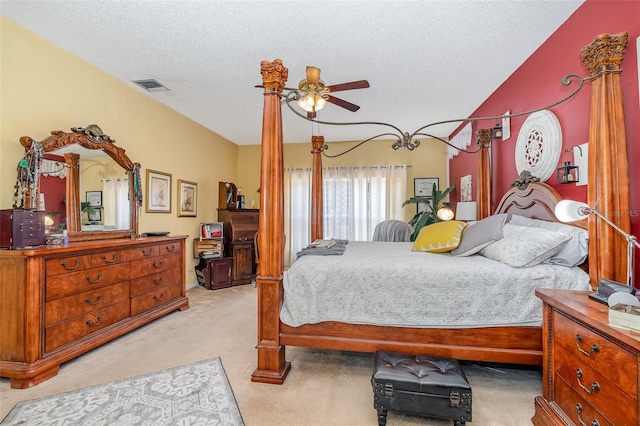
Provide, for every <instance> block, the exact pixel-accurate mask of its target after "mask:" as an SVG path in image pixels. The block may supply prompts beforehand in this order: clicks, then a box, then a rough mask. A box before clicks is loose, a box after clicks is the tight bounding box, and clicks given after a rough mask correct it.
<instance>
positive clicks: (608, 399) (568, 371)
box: [554, 345, 638, 425]
mask: <svg viewBox="0 0 640 426" xmlns="http://www.w3.org/2000/svg"><path fill="white" fill-rule="evenodd" d="M554 351H555V352H554V365H556V374H558V375H560V376H561V377H562V378H563V379H564V381H565V382H566V383H568V384H569V386H571V388H572V389H573V390H574V391H575V392H576V393H577V394H579V395H580V396H581V397H582V398H584V400H585V401H587V402H588V403H589V404H591V405H593V406H594V407H599V408H600V412H601V413H602V414H603V415H604V416H606V417H607V418H608V419H609V420H611V422H613V423H614V424H617V425H626V424H632V423H633V422H632V419H635V418H637V416H638V403H637V401H636V400H635V399H634V398H635V395H636V394H635V392H634V393H633V394H632V391H633V390H632V389H628V388H627V389H620V388H618V387H617V386H616V385H615V384H614V383H612V382H611V381H610V380H609V379H607V378H606V377H604V376H602V375H601V374H599V373H598V372H596V371H595V370H593V369H592V368H590V367H588V366H587V365H586V363H585V362H583V361H582V360H580V359H578V358H576V357H575V356H573V355H571V354H570V353H569V352H568V351H567V350H566V349H564V348H563V347H562V346H559V345H557V346H556V347H555V349H554ZM635 379H636V380H637V377H636V378H635ZM625 391H626V392H627V393H625ZM612 401H615V403H612ZM620 407H624V410H621V409H620Z"/></svg>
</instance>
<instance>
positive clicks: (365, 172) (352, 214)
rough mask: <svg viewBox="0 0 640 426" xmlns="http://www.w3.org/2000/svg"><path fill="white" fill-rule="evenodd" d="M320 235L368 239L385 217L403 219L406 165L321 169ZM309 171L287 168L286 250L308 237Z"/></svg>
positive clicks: (291, 255)
mask: <svg viewBox="0 0 640 426" xmlns="http://www.w3.org/2000/svg"><path fill="white" fill-rule="evenodd" d="M322 180H323V204H324V212H323V214H324V223H323V230H324V238H341V239H347V240H351V241H371V238H372V237H373V230H374V228H375V226H376V225H377V224H378V223H380V222H382V221H383V220H387V219H398V220H404V212H403V210H402V203H403V201H404V200H405V198H406V183H407V166H351V167H325V168H323V169H322ZM310 206H311V169H309V168H305V169H287V170H286V171H285V226H286V228H287V231H286V232H285V233H286V234H287V253H285V263H287V264H291V263H292V262H293V261H294V260H295V254H296V253H297V252H298V251H300V250H301V249H302V248H303V247H305V246H306V245H307V244H309V242H310V241H309V240H310V235H311V209H310Z"/></svg>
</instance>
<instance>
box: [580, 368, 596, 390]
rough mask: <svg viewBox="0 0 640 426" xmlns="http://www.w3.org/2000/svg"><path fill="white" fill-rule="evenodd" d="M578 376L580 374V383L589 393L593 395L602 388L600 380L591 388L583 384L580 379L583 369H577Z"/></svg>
mask: <svg viewBox="0 0 640 426" xmlns="http://www.w3.org/2000/svg"><path fill="white" fill-rule="evenodd" d="M576 376H578V384H579V385H580V387H581V388H582V390H583V391H585V392H586V393H588V394H589V395H591V394H592V393H593V392H597V391H599V390H600V384H599V383H598V382H593V384H592V385H591V389H589V388H587V387H586V386H585V385H583V384H582V382H581V381H580V379H581V378H582V370H581V369H579V368H578V369H577V370H576Z"/></svg>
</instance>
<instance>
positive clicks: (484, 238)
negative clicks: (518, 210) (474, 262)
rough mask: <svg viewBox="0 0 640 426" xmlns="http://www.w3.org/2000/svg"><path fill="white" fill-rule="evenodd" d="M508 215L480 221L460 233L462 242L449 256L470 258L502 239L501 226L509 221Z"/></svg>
mask: <svg viewBox="0 0 640 426" xmlns="http://www.w3.org/2000/svg"><path fill="white" fill-rule="evenodd" d="M509 216H510V214H507V213H501V214H496V215H493V216H489V217H487V218H484V219H482V220H481V221H479V222H476V223H474V224H473V225H470V226H469V227H468V228H465V230H464V231H463V232H462V241H461V242H460V245H459V246H458V247H457V248H456V249H454V250H453V251H452V252H451V254H452V255H454V256H471V255H472V254H476V253H478V252H479V251H480V250H482V249H483V248H485V247H486V246H488V245H489V244H491V243H493V242H494V241H498V240H500V239H501V238H502V226H503V225H504V224H505V222H508V221H509Z"/></svg>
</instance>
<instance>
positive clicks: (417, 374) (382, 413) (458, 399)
mask: <svg viewBox="0 0 640 426" xmlns="http://www.w3.org/2000/svg"><path fill="white" fill-rule="evenodd" d="M374 361H375V367H374V372H373V377H372V378H371V384H372V385H373V393H374V399H373V406H374V407H375V408H376V410H378V425H379V426H385V425H386V423H387V411H389V410H391V411H399V412H402V413H406V414H414V415H418V416H423V417H435V418H439V419H449V420H453V424H454V425H455V426H462V425H464V424H465V423H466V422H470V421H471V385H470V384H469V382H468V381H467V378H466V377H465V375H464V372H463V371H462V369H461V368H460V364H459V363H458V361H456V360H455V359H449V358H438V357H432V356H415V355H407V354H399V353H393V352H383V351H378V352H376V354H375V358H374Z"/></svg>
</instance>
